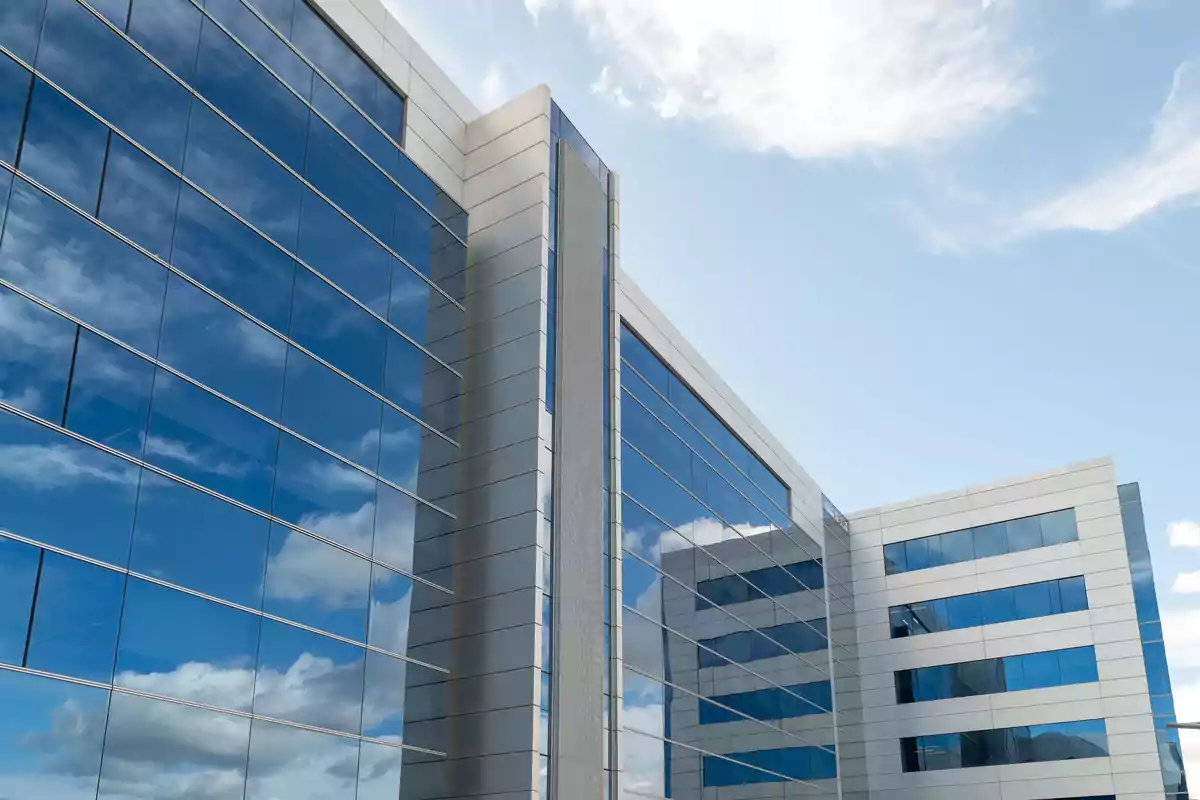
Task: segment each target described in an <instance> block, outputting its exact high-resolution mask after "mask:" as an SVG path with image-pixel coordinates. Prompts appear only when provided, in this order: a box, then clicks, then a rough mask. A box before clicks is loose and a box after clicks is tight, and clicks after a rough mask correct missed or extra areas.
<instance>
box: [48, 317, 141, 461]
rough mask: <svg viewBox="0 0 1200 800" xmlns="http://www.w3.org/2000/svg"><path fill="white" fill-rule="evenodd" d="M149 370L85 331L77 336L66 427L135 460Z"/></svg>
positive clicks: (138, 453) (138, 455)
mask: <svg viewBox="0 0 1200 800" xmlns="http://www.w3.org/2000/svg"><path fill="white" fill-rule="evenodd" d="M153 384H154V365H153V364H151V363H150V362H149V361H146V360H145V359H144V358H140V357H139V356H135V355H134V354H133V353H131V352H129V351H128V350H125V349H122V348H120V347H117V346H116V345H115V344H113V343H111V342H108V341H105V340H104V339H101V338H100V337H99V336H97V335H96V334H94V333H92V332H90V331H80V332H79V342H78V344H77V349H76V355H75V369H74V371H73V372H72V375H71V394H70V397H69V399H68V401H67V427H68V428H70V429H71V430H73V431H75V432H77V433H81V434H83V435H84V436H86V437H88V438H89V439H92V440H93V441H97V442H100V443H101V444H104V445H108V446H109V447H111V448H113V449H114V450H120V451H121V452H122V453H127V454H128V455H131V456H133V457H134V458H140V457H141V455H142V445H143V443H144V442H145V440H146V420H147V417H148V415H149V413H150V390H151V387H152V386H153Z"/></svg>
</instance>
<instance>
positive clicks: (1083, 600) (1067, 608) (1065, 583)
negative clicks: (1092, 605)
mask: <svg viewBox="0 0 1200 800" xmlns="http://www.w3.org/2000/svg"><path fill="white" fill-rule="evenodd" d="M1058 591H1059V595H1060V596H1061V597H1062V610H1063V613H1064V614H1067V613H1070V612H1072V611H1084V610H1086V609H1087V607H1088V602H1087V587H1086V586H1085V585H1084V581H1083V577H1082V576H1080V577H1078V578H1062V579H1061V580H1059V582H1058Z"/></svg>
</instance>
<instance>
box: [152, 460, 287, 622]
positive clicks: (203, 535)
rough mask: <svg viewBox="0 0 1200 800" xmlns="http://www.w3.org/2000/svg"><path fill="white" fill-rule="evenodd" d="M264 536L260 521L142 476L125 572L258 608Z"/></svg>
mask: <svg viewBox="0 0 1200 800" xmlns="http://www.w3.org/2000/svg"><path fill="white" fill-rule="evenodd" d="M269 530H270V522H268V521H267V520H266V519H264V518H263V517H260V516H257V515H255V514H251V513H250V512H249V511H245V510H243V509H241V508H238V507H237V506H235V505H233V504H232V503H227V502H226V501H224V500H220V499H217V498H215V497H212V496H211V495H208V494H205V493H204V492H200V491H197V490H196V489H192V488H191V487H189V486H185V485H183V484H182V483H178V482H176V481H173V480H170V479H167V478H163V477H160V476H157V475H154V474H152V473H149V472H147V473H145V474H143V476H142V489H141V492H140V493H139V494H138V509H137V522H136V524H135V526H134V530H133V548H132V550H131V552H130V559H129V568H130V569H131V570H133V571H135V572H140V573H142V574H144V575H150V576H152V577H155V578H158V579H160V580H164V581H167V582H169V583H174V584H178V585H179V586H185V587H187V588H189V589H195V590H196V591H199V592H204V593H205V594H210V595H213V596H214V597H220V598H222V599H224V600H229V601H231V602H234V603H240V604H241V605H244V606H248V607H250V608H259V607H261V605H262V581H263V569H264V567H265V564H266V558H267V535H268V532H269Z"/></svg>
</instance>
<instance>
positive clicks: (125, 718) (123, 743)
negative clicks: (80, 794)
mask: <svg viewBox="0 0 1200 800" xmlns="http://www.w3.org/2000/svg"><path fill="white" fill-rule="evenodd" d="M249 739H250V720H248V719H246V718H245V717H235V716H234V715H232V714H222V713H220V712H218V711H209V710H208V709H203V708H191V707H189V706H183V705H179V704H177V703H168V702H166V701H164V700H153V699H151V698H148V697H138V696H136V695H129V694H124V693H122V692H115V693H114V694H113V698H112V709H111V710H110V711H109V715H108V734H107V735H106V736H105V739H104V767H103V770H102V772H101V774H100V794H99V800H130V798H135V797H163V798H166V797H181V798H182V797H187V796H189V795H192V793H193V792H200V793H202V796H203V797H204V799H205V800H241V798H242V792H243V790H244V788H245V782H246V747H247V745H248V744H249ZM198 787H203V788H198Z"/></svg>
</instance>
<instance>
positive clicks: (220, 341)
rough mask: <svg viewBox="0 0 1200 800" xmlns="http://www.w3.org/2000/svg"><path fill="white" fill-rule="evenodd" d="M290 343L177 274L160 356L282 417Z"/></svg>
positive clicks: (170, 286)
mask: <svg viewBox="0 0 1200 800" xmlns="http://www.w3.org/2000/svg"><path fill="white" fill-rule="evenodd" d="M286 354H287V343H286V342H284V341H283V339H281V338H279V337H278V336H276V335H275V334H273V333H271V332H270V331H268V330H267V329H266V328H263V327H262V326H261V325H258V324H257V323H255V322H252V321H250V320H249V319H247V318H246V317H244V316H243V315H241V314H239V313H238V312H237V311H234V310H233V309H232V308H230V307H229V306H227V305H225V304H224V303H222V302H221V301H220V300H218V299H217V298H215V297H213V296H212V295H210V294H208V293H207V292H205V291H203V290H201V289H199V288H197V287H196V286H194V285H193V284H191V283H188V282H187V281H186V280H184V279H183V278H181V277H179V276H178V275H172V276H171V279H170V281H169V282H168V283H167V304H166V309H165V311H164V312H163V323H162V342H161V344H160V345H159V352H158V357H159V360H161V361H162V362H164V363H166V364H169V365H170V366H172V367H174V368H175V369H177V370H179V371H180V372H182V373H184V374H185V375H187V376H188V377H190V378H194V379H195V380H197V381H199V382H200V383H203V384H204V385H205V386H208V387H209V388H211V389H213V390H215V391H218V392H220V393H221V394H224V395H225V396H226V397H229V398H231V399H233V400H236V401H237V402H239V403H242V404H243V405H246V406H248V407H249V408H252V409H254V410H255V411H257V412H259V413H260V414H263V415H265V416H268V417H271V418H272V419H278V418H279V408H280V403H281V402H282V398H283V374H284V359H285V357H286Z"/></svg>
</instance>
